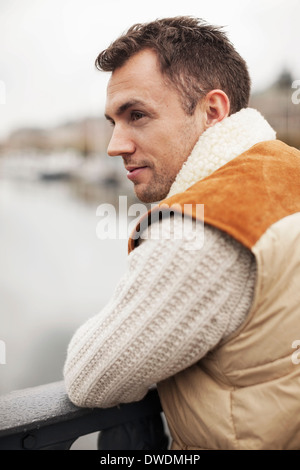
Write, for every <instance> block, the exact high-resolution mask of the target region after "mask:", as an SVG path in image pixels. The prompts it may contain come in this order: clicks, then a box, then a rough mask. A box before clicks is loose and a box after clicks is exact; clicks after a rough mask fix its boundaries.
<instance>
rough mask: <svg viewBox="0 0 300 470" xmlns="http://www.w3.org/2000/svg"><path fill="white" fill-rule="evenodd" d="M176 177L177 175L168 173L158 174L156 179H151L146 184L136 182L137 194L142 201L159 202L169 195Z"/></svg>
mask: <svg viewBox="0 0 300 470" xmlns="http://www.w3.org/2000/svg"><path fill="white" fill-rule="evenodd" d="M175 178H176V175H175V176H171V175H168V174H167V173H165V174H164V175H156V176H155V178H154V181H150V182H149V183H147V184H146V185H139V184H136V185H135V186H134V192H135V195H136V196H137V198H138V199H139V200H140V201H141V202H145V203H150V202H159V201H161V200H163V199H165V198H166V197H167V195H168V194H169V191H170V188H171V186H172V184H173V182H174V180H175Z"/></svg>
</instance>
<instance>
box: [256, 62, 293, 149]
mask: <svg viewBox="0 0 300 470" xmlns="http://www.w3.org/2000/svg"><path fill="white" fill-rule="evenodd" d="M292 84H293V78H292V76H291V74H290V72H288V71H283V72H282V73H281V75H280V76H279V77H278V79H277V80H276V81H275V82H274V83H273V84H272V85H271V86H270V87H269V88H267V89H266V90H263V91H261V92H259V93H255V94H253V95H252V96H251V99H250V106H251V107H252V108H256V109H257V110H258V111H260V112H261V113H262V115H263V116H264V117H265V118H266V119H267V121H268V122H269V123H270V125H271V126H272V127H273V128H274V130H275V131H276V133H277V138H278V139H280V140H282V141H283V142H286V143H287V144H288V145H291V146H293V147H296V148H300V103H299V104H295V103H293V100H292V95H293V93H295V89H294V88H293V87H292Z"/></svg>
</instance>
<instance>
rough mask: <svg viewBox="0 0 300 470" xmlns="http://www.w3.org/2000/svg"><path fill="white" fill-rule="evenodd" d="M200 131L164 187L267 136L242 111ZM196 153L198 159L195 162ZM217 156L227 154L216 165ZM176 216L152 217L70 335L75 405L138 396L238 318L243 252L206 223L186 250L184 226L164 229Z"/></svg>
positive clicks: (68, 379) (248, 291) (245, 287)
mask: <svg viewBox="0 0 300 470" xmlns="http://www.w3.org/2000/svg"><path fill="white" fill-rule="evenodd" d="M230 120H231V121H230ZM251 121H253V122H252V123H251ZM240 131H241V134H240ZM207 133H208V131H206V132H205V133H204V134H203V135H202V136H201V137H200V139H199V141H198V143H197V144H196V146H195V149H194V150H193V152H192V154H191V156H190V157H189V159H188V160H187V162H186V164H185V165H184V166H183V168H182V170H181V171H180V172H179V174H178V177H177V178H176V181H175V182H174V184H173V186H172V188H171V191H170V194H175V193H176V192H178V191H181V190H185V189H186V188H187V187H189V186H190V185H191V184H193V182H194V181H191V180H193V179H195V178H196V181H197V180H199V179H201V178H203V177H204V176H207V172H208V174H210V173H211V172H212V171H214V170H215V169H217V168H218V167H219V166H221V165H223V164H224V163H226V161H229V160H230V159H232V158H234V157H235V156H237V155H238V154H239V153H241V152H242V151H244V150H247V148H249V147H251V146H252V145H254V144H255V143H258V142H260V141H262V140H270V139H273V138H275V134H274V131H273V130H272V129H271V128H270V126H269V125H268V124H267V122H266V121H265V120H264V119H263V118H262V116H261V115H260V114H259V113H258V112H257V111H255V110H251V109H247V110H242V111H240V112H239V113H237V114H236V115H233V116H231V117H229V118H227V119H225V120H224V121H222V122H221V123H219V124H217V125H216V126H214V127H213V128H210V129H209V133H208V134H207ZM216 142H217V143H218V145H219V149H218V150H217V151H216V150H215V149H216ZM221 143H222V146H221ZM202 152H203V155H204V160H205V161H206V162H207V165H203V164H202V163H201V164H199V165H197V163H198V160H197V155H198V158H203V157H199V156H200V155H201V153H202ZM219 155H222V157H223V156H224V155H225V156H226V161H224V160H222V161H221V162H220V160H219V157H218V156H219ZM191 161H192V163H190V162H191ZM193 167H194V169H195V171H192V168H193ZM205 173H206V174H205ZM174 188H175V189H174ZM174 191H175V192H174ZM178 223H179V218H175V220H174V225H173V227H172V226H171V227H170V224H169V221H168V220H164V221H162V222H160V223H159V224H158V223H156V224H153V226H152V227H151V229H149V230H148V233H147V234H146V236H144V237H143V240H142V242H141V244H140V246H138V247H137V248H136V249H135V250H134V251H133V252H132V253H131V254H130V255H129V257H128V263H129V267H128V271H127V272H126V274H125V275H124V277H123V278H122V279H121V281H120V283H119V284H118V286H117V289H116V291H115V293H114V296H113V297H112V299H111V301H110V302H109V303H108V304H107V306H106V307H105V308H104V309H103V310H102V311H101V312H100V313H99V314H97V315H95V316H94V317H93V318H91V319H89V320H88V321H87V322H86V323H85V324H84V325H82V326H81V327H80V328H79V329H78V331H77V332H76V333H75V335H74V336H73V338H72V340H71V342H70V344H69V348H68V355H67V360H66V363H65V367H64V375H65V383H66V388H67V392H68V394H69V397H70V399H71V400H72V401H73V402H74V403H75V404H77V405H79V406H87V407H110V406H114V405H117V404H119V403H125V402H131V401H136V400H140V399H141V398H142V397H143V396H144V395H145V393H146V392H147V390H148V388H149V387H150V386H151V385H153V384H155V383H157V382H159V381H161V380H164V379H165V378H167V377H169V376H171V375H174V374H176V373H177V372H179V371H181V370H183V369H185V368H187V367H189V366H190V365H192V364H194V363H195V362H197V361H198V360H199V359H200V358H201V357H203V356H204V355H205V354H206V353H207V351H209V350H210V349H212V348H214V347H215V346H216V345H217V344H218V342H219V341H220V340H221V339H222V338H225V337H226V336H227V335H229V334H230V333H231V332H233V331H235V329H236V328H237V327H238V326H239V325H240V324H241V322H242V321H243V320H244V319H245V317H246V315H247V312H248V311H249V309H250V307H251V302H252V297H253V290H254V284H255V269H256V266H255V260H254V257H253V255H252V254H251V252H250V251H249V250H247V249H246V248H244V247H243V246H242V245H241V244H239V243H238V242H237V241H235V240H233V239H232V238H231V237H229V236H228V235H226V234H225V233H223V232H221V231H219V230H217V229H215V228H213V227H209V226H205V227H204V236H205V238H204V245H203V247H202V249H200V250H199V249H193V243H194V242H195V231H193V230H192V229H191V230H190V232H187V231H186V230H184V233H183V235H184V236H183V237H182V238H181V239H175V237H174V236H172V235H173V230H176V225H177V224H178ZM180 223H181V219H180ZM177 233H178V232H177Z"/></svg>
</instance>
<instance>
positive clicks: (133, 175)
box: [126, 166, 148, 181]
mask: <svg viewBox="0 0 300 470" xmlns="http://www.w3.org/2000/svg"><path fill="white" fill-rule="evenodd" d="M147 168H148V167H147V166H127V167H126V170H127V171H128V173H127V178H128V179H130V180H131V181H132V180H135V179H137V177H139V176H141V174H142V173H143V172H144V171H145V170H146V169H147Z"/></svg>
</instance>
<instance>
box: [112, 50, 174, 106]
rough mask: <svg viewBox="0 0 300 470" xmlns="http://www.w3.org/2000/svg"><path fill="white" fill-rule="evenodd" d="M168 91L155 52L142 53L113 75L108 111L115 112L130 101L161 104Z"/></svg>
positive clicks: (146, 51) (145, 51)
mask: <svg viewBox="0 0 300 470" xmlns="http://www.w3.org/2000/svg"><path fill="white" fill-rule="evenodd" d="M167 90H168V87H167V84H166V80H165V79H164V76H163V75H162V73H161V72H160V69H159V65H158V61H157V57H156V54H155V52H153V51H151V50H148V49H147V50H144V51H141V52H139V53H137V54H135V55H134V56H133V57H131V58H130V59H129V60H128V61H127V62H126V63H125V64H124V65H123V66H122V67H120V68H118V69H116V70H115V71H114V72H113V73H112V75H111V78H110V80H109V82H108V86H107V99H106V111H107V112H108V113H110V112H114V111H115V110H116V109H117V108H119V107H120V106H122V104H124V102H127V101H130V100H141V101H146V102H147V101H150V102H155V101H158V102H159V101H161V99H162V96H164V94H165V93H166V92H167Z"/></svg>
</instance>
